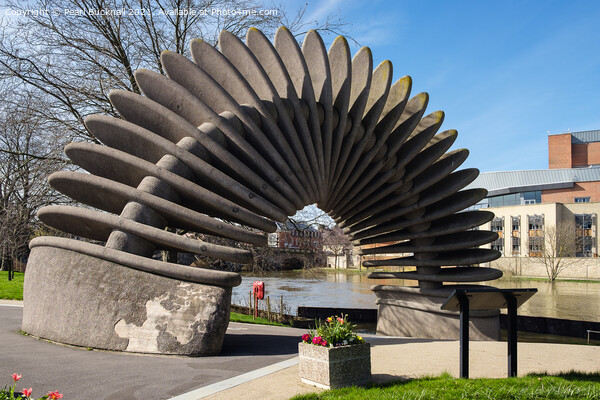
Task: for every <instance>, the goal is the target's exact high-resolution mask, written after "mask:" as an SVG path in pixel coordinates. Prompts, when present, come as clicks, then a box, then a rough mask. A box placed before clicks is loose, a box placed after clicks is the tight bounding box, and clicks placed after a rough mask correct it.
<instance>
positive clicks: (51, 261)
mask: <svg viewBox="0 0 600 400" xmlns="http://www.w3.org/2000/svg"><path fill="white" fill-rule="evenodd" d="M23 296H24V300H25V302H24V309H23V325H22V329H23V331H25V332H27V333H29V334H31V335H34V336H38V337H41V338H45V339H49V340H52V341H56V342H60V343H66V344H71V345H76V346H83V347H91V348H96V349H106V350H118V351H130V352H140V353H159V354H180V355H214V354H218V353H219V352H220V351H221V346H222V344H223V339H224V337H225V331H226V330H227V325H228V323H229V312H230V307H231V288H230V287H219V286H212V285H205V284H198V283H192V282H185V281H181V280H177V279H171V278H167V277H164V276H160V275H155V274H150V273H147V272H143V271H139V270H136V269H133V268H129V267H126V266H123V265H120V264H117V263H114V262H110V261H106V260H102V259H100V258H97V257H93V256H90V255H86V254H81V253H77V252H75V251H71V250H66V249H61V248H55V247H50V246H36V247H34V248H33V249H32V252H31V255H30V258H29V262H28V264H27V270H26V272H25V284H24V292H23Z"/></svg>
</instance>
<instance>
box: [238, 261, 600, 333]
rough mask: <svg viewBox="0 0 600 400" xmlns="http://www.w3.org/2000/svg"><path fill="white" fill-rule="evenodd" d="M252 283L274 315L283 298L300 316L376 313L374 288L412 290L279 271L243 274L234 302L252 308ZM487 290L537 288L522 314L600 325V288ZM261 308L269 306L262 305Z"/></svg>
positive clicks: (512, 284)
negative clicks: (316, 310) (261, 286)
mask: <svg viewBox="0 0 600 400" xmlns="http://www.w3.org/2000/svg"><path fill="white" fill-rule="evenodd" d="M254 281H263V282H265V298H266V296H269V298H270V302H271V304H272V306H271V308H272V309H273V310H279V307H280V306H279V304H280V300H281V296H283V301H284V305H285V307H284V311H286V312H291V313H292V314H296V312H297V309H298V306H307V307H341V308H377V305H376V304H375V300H376V297H375V295H374V294H373V292H371V290H370V288H371V286H372V285H374V284H378V285H401V286H414V285H416V281H412V280H404V279H379V280H372V279H368V278H367V277H366V276H363V275H359V274H357V273H352V272H345V271H323V270H317V271H315V270H307V271H279V272H269V273H264V274H262V275H252V274H242V284H241V285H240V286H238V287H235V288H233V303H234V304H239V305H248V302H249V294H250V293H249V292H250V291H251V290H252V283H253V282H254ZM489 285H491V286H495V287H499V288H536V289H538V293H536V294H535V295H534V296H533V297H532V298H531V299H530V300H528V301H527V302H526V303H525V304H524V305H523V306H521V308H519V315H529V316H535V317H552V318H562V319H573V320H581V321H595V322H600V283H593V282H591V283H580V282H568V281H560V282H555V283H552V284H551V283H549V282H540V281H522V280H510V279H500V280H497V281H493V282H490V283H489ZM262 303H263V304H262V305H261V308H264V307H266V305H264V302H262Z"/></svg>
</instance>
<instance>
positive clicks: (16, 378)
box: [12, 374, 21, 382]
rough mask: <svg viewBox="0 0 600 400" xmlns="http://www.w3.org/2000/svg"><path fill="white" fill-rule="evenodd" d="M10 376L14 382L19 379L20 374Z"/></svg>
mask: <svg viewBox="0 0 600 400" xmlns="http://www.w3.org/2000/svg"><path fill="white" fill-rule="evenodd" d="M12 378H13V380H14V381H15V382H16V381H18V380H19V379H21V375H17V374H12Z"/></svg>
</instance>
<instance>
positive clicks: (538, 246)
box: [527, 215, 544, 257]
mask: <svg viewBox="0 0 600 400" xmlns="http://www.w3.org/2000/svg"><path fill="white" fill-rule="evenodd" d="M527 219H528V221H527V222H528V225H529V257H541V256H542V252H543V249H544V216H543V215H528V216H527Z"/></svg>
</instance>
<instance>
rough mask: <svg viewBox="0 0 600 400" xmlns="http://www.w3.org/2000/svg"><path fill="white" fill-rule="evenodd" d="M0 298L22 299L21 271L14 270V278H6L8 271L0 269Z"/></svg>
mask: <svg viewBox="0 0 600 400" xmlns="http://www.w3.org/2000/svg"><path fill="white" fill-rule="evenodd" d="M0 299H4V300H23V273H22V272H15V279H13V280H12V281H9V280H8V271H0Z"/></svg>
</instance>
